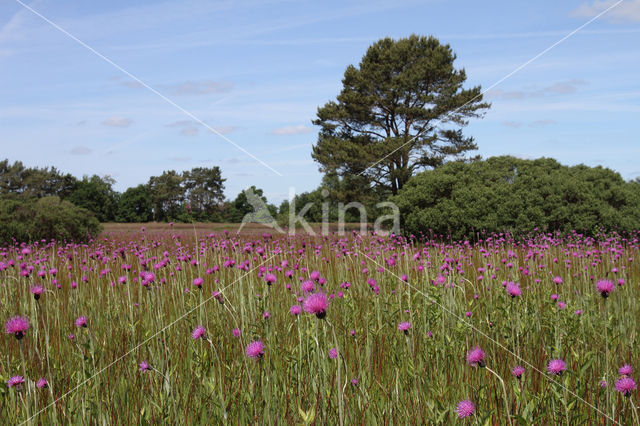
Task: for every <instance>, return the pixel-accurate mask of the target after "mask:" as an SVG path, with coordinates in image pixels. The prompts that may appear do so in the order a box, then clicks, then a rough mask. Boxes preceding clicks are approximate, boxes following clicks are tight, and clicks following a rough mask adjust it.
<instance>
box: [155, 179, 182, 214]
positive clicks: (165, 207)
mask: <svg viewBox="0 0 640 426" xmlns="http://www.w3.org/2000/svg"><path fill="white" fill-rule="evenodd" d="M182 181H183V177H182V176H181V175H179V174H178V173H176V171H175V170H169V171H165V172H163V173H162V174H161V175H160V176H152V177H151V178H149V184H148V186H149V190H150V191H151V200H152V203H153V220H156V221H163V220H171V219H174V218H176V217H178V216H179V215H180V214H181V213H182V209H183V208H184V206H183V205H182V202H183V201H184V199H185V190H184V187H183V186H182Z"/></svg>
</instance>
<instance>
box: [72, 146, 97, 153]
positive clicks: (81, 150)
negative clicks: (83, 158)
mask: <svg viewBox="0 0 640 426" xmlns="http://www.w3.org/2000/svg"><path fill="white" fill-rule="evenodd" d="M91 152H92V151H91V149H89V148H87V147H86V146H81V145H79V146H76V147H74V148H73V149H72V150H71V154H73V155H89V154H91Z"/></svg>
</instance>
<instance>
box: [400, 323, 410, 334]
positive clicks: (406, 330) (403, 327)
mask: <svg viewBox="0 0 640 426" xmlns="http://www.w3.org/2000/svg"><path fill="white" fill-rule="evenodd" d="M410 328H411V323H410V322H406V321H405V322H401V323H400V324H398V330H400V331H402V332H403V333H404V334H407V335H408V334H409V329H410Z"/></svg>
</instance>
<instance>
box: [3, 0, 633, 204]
mask: <svg viewBox="0 0 640 426" xmlns="http://www.w3.org/2000/svg"><path fill="white" fill-rule="evenodd" d="M20 1H24V4H21V3H20V2H19V1H17V0H2V2H0V149H1V151H2V152H1V153H0V158H9V160H11V161H15V160H19V161H22V162H23V163H24V164H25V165H26V166H39V167H44V166H55V167H56V168H58V169H59V170H61V171H63V172H69V173H72V174H73V175H75V176H77V177H81V176H83V175H92V174H97V175H100V176H104V175H110V176H111V177H113V178H114V179H115V180H116V184H115V189H116V190H118V191H124V190H125V189H126V188H128V187H131V186H135V185H138V184H140V183H146V182H147V181H148V178H149V176H157V175H160V174H161V173H162V172H163V171H164V170H177V171H182V170H189V169H191V168H193V167H213V166H219V167H220V168H221V169H222V175H223V177H224V178H226V179H227V181H226V182H225V187H226V190H225V194H226V196H227V197H228V198H231V199H232V198H235V196H236V194H237V193H238V192H240V191H242V190H243V189H245V188H247V187H249V186H251V185H256V186H258V187H259V188H262V189H263V190H264V192H265V195H266V196H267V197H268V199H269V201H270V202H273V203H276V204H278V203H279V202H280V201H282V200H284V199H286V198H288V196H289V193H290V188H291V187H293V188H295V192H296V193H301V192H303V191H309V190H312V189H314V188H316V187H317V186H318V184H319V183H320V180H321V178H322V175H321V174H320V172H319V171H318V164H317V163H315V162H314V161H313V159H312V158H311V147H312V145H313V144H314V143H315V142H316V139H317V133H318V128H317V127H315V126H313V124H312V122H311V121H312V120H313V119H314V118H315V114H316V111H317V108H318V107H319V106H322V105H324V104H325V103H326V102H328V101H331V100H334V99H335V97H336V95H338V93H339V92H340V89H341V85H342V84H341V79H342V77H343V74H344V71H345V69H346V67H347V66H348V65H350V64H353V65H357V64H358V63H359V62H360V60H361V59H362V56H363V55H364V54H365V52H366V49H367V48H368V47H369V46H370V45H371V44H372V43H374V42H375V41H377V40H379V39H381V38H384V37H392V38H396V39H397V38H402V37H406V36H409V35H411V34H419V35H433V36H435V37H437V38H438V39H439V40H440V42H441V43H448V44H449V45H450V46H451V47H452V49H453V51H454V52H455V53H456V55H457V59H456V62H455V66H456V67H457V68H464V69H465V70H466V73H467V76H468V79H467V84H466V86H467V87H471V86H475V85H480V86H481V87H482V89H483V90H487V89H489V90H488V91H487V92H486V94H485V99H486V100H487V101H489V102H491V104H492V106H491V108H490V110H489V111H488V112H487V113H486V115H485V116H484V118H482V119H477V120H473V121H472V122H471V123H470V124H469V125H468V126H467V127H466V128H465V134H467V135H471V136H473V137H474V138H475V141H476V143H477V145H478V147H479V150H478V151H477V154H480V155H482V156H483V157H490V156H494V155H505V154H509V155H514V156H518V157H521V158H538V157H543V156H544V157H554V158H556V159H558V160H559V161H560V162H562V163H563V164H568V165H574V164H580V163H582V164H586V165H589V166H596V165H602V166H605V167H609V168H612V169H614V170H616V171H618V172H620V174H621V175H622V176H623V177H624V178H625V179H635V178H636V177H640V162H639V161H638V159H640V136H639V135H640V120H639V118H640V73H639V72H638V69H639V68H640V0H624V1H622V2H621V3H620V4H618V5H616V6H615V7H614V8H613V9H611V10H610V11H609V12H607V13H606V14H605V15H603V16H601V17H599V18H598V19H596V20H595V21H593V22H591V23H590V24H589V25H587V26H585V27H584V28H582V29H581V30H579V31H577V32H576V33H575V34H573V35H571V36H569V37H568V38H566V39H564V38H565V37H567V35H569V34H570V33H572V32H573V31H574V30H576V29H577V28H579V27H580V26H581V25H583V24H585V23H587V22H588V21H589V20H590V19H592V18H594V17H595V16H597V15H598V14H599V13H601V12H602V11H604V10H605V9H607V8H608V7H610V6H611V5H614V4H615V3H616V0H613V1H610V0H596V1H593V0H588V1H583V0H579V1H573V0H565V1H562V2H559V1H546V0H541V1H536V2H528V1H527V2H525V1H491V2H478V1H475V0H474V1H444V0H441V1H438V0H434V1H409V0H394V1H388V0H383V1H379V0H368V1H348V0H342V1H333V0H328V1H305V0H300V1H294V0H290V1H287V0H282V1H281V0H267V1H258V0H246V1H240V0H233V1H217V0H209V1H192V0H182V1H131V0H128V1H121V0H111V1H108V2H107V1H103V2H95V1H79V0H69V1H64V2H61V1H52V0H37V1H25V0H20ZM25 6H27V7H29V8H31V9H33V11H35V12H37V13H38V14H40V15H41V16H38V15H37V14H36V13H34V12H33V11H31V10H28V8H27V7H25ZM56 26H57V27H58V28H56ZM563 39H564V40H563ZM554 45H555V46H554ZM534 58H535V59H534ZM532 59H534V60H532Z"/></svg>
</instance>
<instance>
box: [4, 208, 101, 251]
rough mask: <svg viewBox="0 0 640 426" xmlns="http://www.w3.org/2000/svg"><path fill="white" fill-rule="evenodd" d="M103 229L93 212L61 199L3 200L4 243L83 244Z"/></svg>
mask: <svg viewBox="0 0 640 426" xmlns="http://www.w3.org/2000/svg"><path fill="white" fill-rule="evenodd" d="M100 230H101V225H100V222H98V220H97V219H96V218H95V216H94V215H93V213H91V212H90V211H88V210H86V209H83V208H81V207H77V206H75V205H73V204H72V203H70V202H68V201H61V200H60V198H58V197H43V198H39V199H37V200H35V199H31V200H18V199H7V198H5V199H0V242H2V243H10V242H12V241H14V240H15V241H19V242H28V241H34V240H40V239H56V240H58V241H83V240H87V239H89V238H90V237H92V236H96V235H97V234H98V233H99V232H100Z"/></svg>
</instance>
